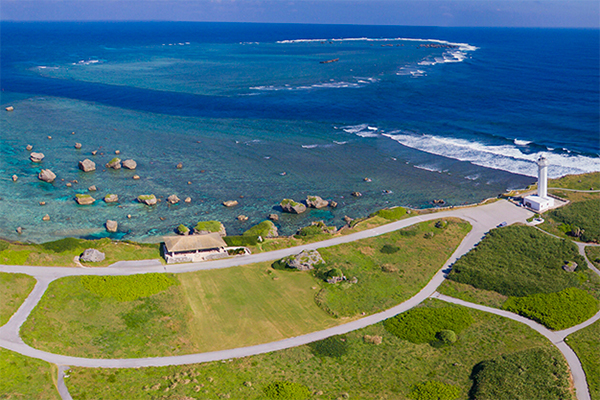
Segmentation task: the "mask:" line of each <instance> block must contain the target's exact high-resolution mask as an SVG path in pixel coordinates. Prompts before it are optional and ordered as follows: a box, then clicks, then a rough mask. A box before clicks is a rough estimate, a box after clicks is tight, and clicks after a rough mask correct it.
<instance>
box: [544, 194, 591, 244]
mask: <svg viewBox="0 0 600 400" xmlns="http://www.w3.org/2000/svg"><path fill="white" fill-rule="evenodd" d="M599 210H600V199H590V200H584V201H579V202H576V203H571V204H568V205H566V206H564V207H561V208H557V209H556V210H553V211H550V212H549V216H550V217H551V218H553V219H554V220H556V221H557V222H561V223H562V224H563V225H561V227H564V228H563V229H562V230H563V231H564V232H565V233H568V234H571V235H572V236H575V237H578V238H580V239H581V240H582V241H584V242H600V211H599ZM568 228H570V229H568ZM559 229H560V228H559ZM567 229H568V230H567Z"/></svg>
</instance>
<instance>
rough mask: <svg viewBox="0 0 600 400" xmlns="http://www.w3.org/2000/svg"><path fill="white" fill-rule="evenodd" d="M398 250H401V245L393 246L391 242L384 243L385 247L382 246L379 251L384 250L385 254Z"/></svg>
mask: <svg viewBox="0 0 600 400" xmlns="http://www.w3.org/2000/svg"><path fill="white" fill-rule="evenodd" d="M398 250H400V248H399V247H396V246H393V245H391V244H384V245H383V247H382V248H381V250H379V251H380V252H382V253H383V254H394V253H395V252H397V251H398Z"/></svg>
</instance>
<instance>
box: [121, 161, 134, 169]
mask: <svg viewBox="0 0 600 400" xmlns="http://www.w3.org/2000/svg"><path fill="white" fill-rule="evenodd" d="M123 168H127V169H136V168H137V163H136V162H135V161H133V160H132V159H129V160H125V161H123Z"/></svg>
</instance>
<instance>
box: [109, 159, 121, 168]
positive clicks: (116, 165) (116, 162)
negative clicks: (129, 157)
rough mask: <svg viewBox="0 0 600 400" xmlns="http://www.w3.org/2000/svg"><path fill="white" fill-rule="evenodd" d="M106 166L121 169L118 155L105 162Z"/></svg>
mask: <svg viewBox="0 0 600 400" xmlns="http://www.w3.org/2000/svg"><path fill="white" fill-rule="evenodd" d="M106 167H107V168H112V169H121V159H120V158H119V157H115V158H113V159H112V160H110V161H109V162H108V163H106Z"/></svg>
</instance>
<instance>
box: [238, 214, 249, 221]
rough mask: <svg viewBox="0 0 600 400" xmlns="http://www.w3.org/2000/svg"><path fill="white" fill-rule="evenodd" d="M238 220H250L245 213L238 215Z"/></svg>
mask: <svg viewBox="0 0 600 400" xmlns="http://www.w3.org/2000/svg"><path fill="white" fill-rule="evenodd" d="M237 220H238V221H240V222H245V221H248V217H247V216H245V215H238V216H237Z"/></svg>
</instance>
